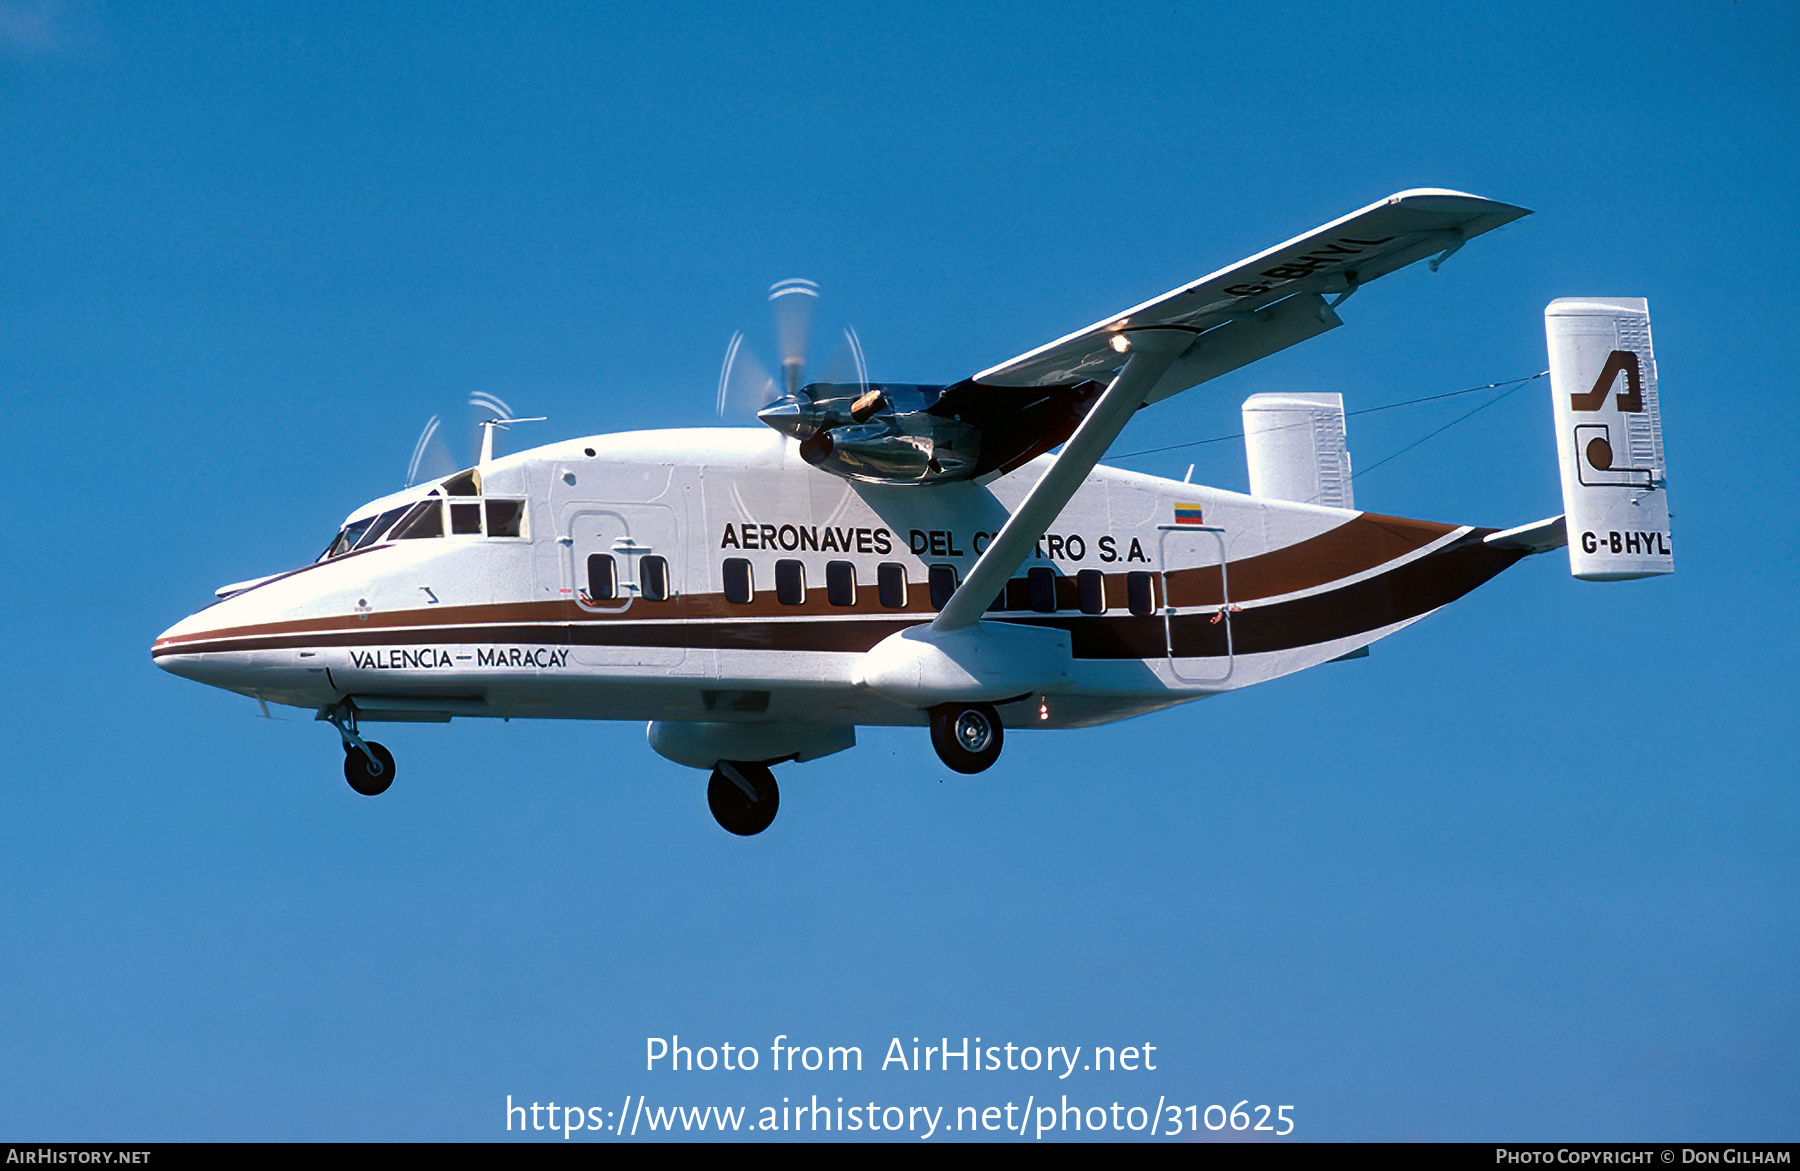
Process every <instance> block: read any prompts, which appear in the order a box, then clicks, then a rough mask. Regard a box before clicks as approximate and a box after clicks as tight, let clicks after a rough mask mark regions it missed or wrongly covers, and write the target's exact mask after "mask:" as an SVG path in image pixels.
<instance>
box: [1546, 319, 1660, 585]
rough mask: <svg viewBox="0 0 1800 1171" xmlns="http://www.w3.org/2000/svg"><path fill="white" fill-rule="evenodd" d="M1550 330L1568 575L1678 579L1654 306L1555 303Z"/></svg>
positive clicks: (1597, 578) (1604, 578)
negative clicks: (1652, 336) (1663, 575)
mask: <svg viewBox="0 0 1800 1171" xmlns="http://www.w3.org/2000/svg"><path fill="white" fill-rule="evenodd" d="M1544 330H1545V333H1546V334H1547V335H1548V337H1549V341H1550V397H1551V400H1552V402H1553V403H1554V405H1555V412H1556V453H1557V458H1558V462H1559V463H1560V465H1561V469H1562V490H1563V511H1564V513H1565V515H1566V516H1567V517H1568V533H1569V572H1571V573H1573V574H1574V575H1575V576H1576V577H1578V578H1581V579H1582V580H1584V581H1622V580H1624V579H1626V578H1633V577H1651V576H1654V575H1656V574H1659V573H1672V572H1674V569H1675V558H1674V554H1673V552H1672V548H1673V546H1672V542H1671V541H1670V537H1669V502H1668V498H1667V494H1666V493H1665V491H1664V484H1665V483H1666V477H1665V468H1666V465H1665V464H1664V462H1663V440H1662V414H1661V412H1660V410H1659V409H1658V407H1657V401H1656V357H1655V355H1654V353H1653V352H1652V351H1651V348H1650V307H1649V303H1648V302H1646V301H1645V300H1644V299H1643V298H1641V297H1563V298H1559V299H1558V300H1555V301H1552V302H1550V305H1549V307H1548V308H1546V309H1545V310H1544Z"/></svg>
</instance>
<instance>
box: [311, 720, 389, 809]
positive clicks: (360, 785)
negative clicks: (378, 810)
mask: <svg viewBox="0 0 1800 1171" xmlns="http://www.w3.org/2000/svg"><path fill="white" fill-rule="evenodd" d="M317 718H319V719H321V720H326V721H329V722H330V724H331V726H332V727H334V728H336V729H337V730H338V735H339V736H341V737H342V738H343V741H344V779H345V780H346V781H349V782H350V787H351V788H352V789H355V790H356V791H357V792H358V793H361V794H362V795H363V796H365V797H379V796H380V795H381V794H383V793H385V792H387V791H388V786H389V785H391V784H393V783H394V754H393V753H391V752H389V751H388V750H387V749H386V748H385V747H384V746H382V745H380V744H377V743H375V741H373V740H364V739H363V738H362V737H361V736H359V735H357V734H356V705H355V704H353V703H351V702H350V701H349V700H347V699H346V700H343V701H341V702H339V703H335V704H333V705H332V706H330V707H328V708H322V709H320V711H319V714H318V717H317Z"/></svg>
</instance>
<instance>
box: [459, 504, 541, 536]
mask: <svg viewBox="0 0 1800 1171" xmlns="http://www.w3.org/2000/svg"><path fill="white" fill-rule="evenodd" d="M485 503H486V505H487V535H488V536H490V537H522V536H524V535H525V502H524V501H523V500H488V501H486V502H485ZM458 507H461V506H460V505H459V506H458Z"/></svg>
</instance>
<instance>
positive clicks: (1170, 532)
mask: <svg viewBox="0 0 1800 1171" xmlns="http://www.w3.org/2000/svg"><path fill="white" fill-rule="evenodd" d="M1156 527H1157V529H1158V530H1159V531H1160V532H1161V533H1162V537H1161V538H1160V540H1159V542H1158V547H1157V557H1158V559H1159V560H1160V561H1161V564H1162V568H1161V570H1160V571H1159V572H1158V575H1157V576H1158V578H1159V582H1158V585H1159V587H1160V590H1161V595H1162V596H1161V598H1160V599H1159V600H1160V601H1161V602H1162V612H1163V653H1164V654H1165V655H1166V656H1167V658H1168V663H1169V672H1170V673H1171V674H1172V675H1174V676H1175V678H1177V679H1179V680H1181V681H1182V682H1183V683H1224V682H1225V681H1226V680H1228V679H1230V678H1231V672H1232V670H1233V669H1234V667H1235V666H1236V654H1235V652H1234V650H1233V648H1232V643H1231V572H1230V569H1229V567H1228V565H1227V564H1226V560H1225V530H1224V529H1222V528H1219V527H1217V526H1215V525H1157V526H1156ZM1189 533H1191V534H1194V535H1199V534H1202V533H1204V534H1206V535H1208V536H1210V537H1211V538H1212V541H1211V542H1210V545H1211V546H1212V547H1213V548H1215V549H1216V550H1217V551H1218V566H1219V593H1220V603H1219V605H1218V606H1217V607H1213V606H1188V607H1182V608H1178V607H1176V606H1175V605H1174V604H1173V603H1172V602H1170V600H1169V599H1170V593H1169V575H1170V574H1171V573H1172V572H1174V571H1175V570H1176V569H1204V568H1206V564H1207V563H1205V562H1199V563H1196V564H1194V565H1182V566H1175V565H1172V564H1171V562H1170V554H1171V553H1172V552H1179V551H1180V550H1181V549H1182V548H1183V545H1182V543H1181V542H1180V541H1179V540H1174V541H1171V538H1172V537H1176V536H1177V535H1178V534H1189ZM1207 544H1209V543H1208V542H1201V547H1202V548H1204V547H1206V545H1207ZM1171 546H1174V547H1173V548H1171ZM1188 547H1190V548H1191V547H1192V546H1188ZM1201 614H1207V615H1208V616H1209V618H1210V619H1212V620H1216V621H1218V622H1220V623H1222V624H1223V625H1224V627H1225V663H1224V665H1225V670H1224V673H1223V674H1195V673H1193V672H1192V671H1191V670H1183V669H1182V665H1181V664H1182V661H1183V660H1181V659H1179V658H1177V657H1176V655H1175V619H1176V618H1178V617H1181V616H1183V615H1195V616H1197V615H1201ZM1188 661H1190V662H1198V663H1213V662H1217V661H1218V660H1217V659H1216V658H1190V659H1189V660H1188Z"/></svg>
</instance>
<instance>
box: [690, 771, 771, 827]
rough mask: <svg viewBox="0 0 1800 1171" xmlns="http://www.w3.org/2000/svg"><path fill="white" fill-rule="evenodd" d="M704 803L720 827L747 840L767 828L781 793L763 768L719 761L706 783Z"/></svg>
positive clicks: (769, 773) (769, 774) (768, 772)
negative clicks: (709, 807)
mask: <svg viewBox="0 0 1800 1171" xmlns="http://www.w3.org/2000/svg"><path fill="white" fill-rule="evenodd" d="M706 803H707V805H709V806H711V808H712V815H713V818H714V820H716V821H717V822H718V823H719V824H720V825H721V826H724V827H725V828H726V829H727V830H729V831H731V832H732V833H734V834H737V835H738V836H739V837H743V838H747V837H749V836H750V835H751V834H759V833H761V832H762V831H764V830H765V829H768V828H769V823H770V822H772V821H774V820H775V811H776V810H777V809H779V808H780V807H781V790H780V789H779V788H777V787H776V785H775V774H774V773H772V772H770V771H769V766H768V765H766V764H749V763H747V762H745V761H741V760H721V761H720V762H719V764H718V767H716V768H714V769H713V773H712V779H711V780H710V781H708V782H707V783H706Z"/></svg>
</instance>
